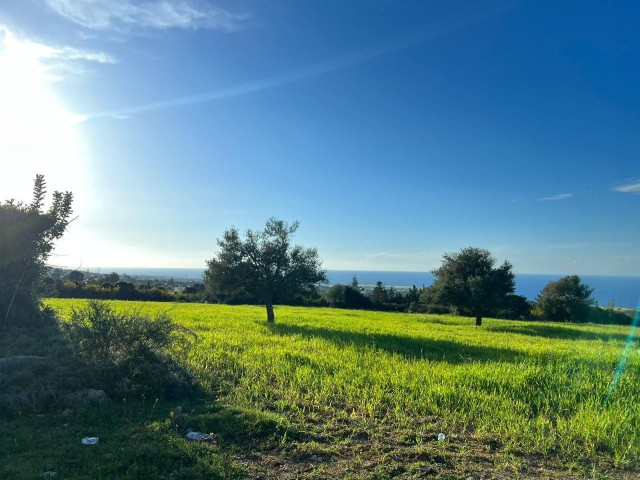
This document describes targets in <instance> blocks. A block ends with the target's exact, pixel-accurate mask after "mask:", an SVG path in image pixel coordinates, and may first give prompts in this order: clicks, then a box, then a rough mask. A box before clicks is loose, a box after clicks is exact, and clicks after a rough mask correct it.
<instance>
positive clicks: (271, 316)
mask: <svg viewBox="0 0 640 480" xmlns="http://www.w3.org/2000/svg"><path fill="white" fill-rule="evenodd" d="M266 307H267V323H274V322H275V321H276V316H275V315H274V314H273V302H272V301H271V299H268V300H267V301H266Z"/></svg>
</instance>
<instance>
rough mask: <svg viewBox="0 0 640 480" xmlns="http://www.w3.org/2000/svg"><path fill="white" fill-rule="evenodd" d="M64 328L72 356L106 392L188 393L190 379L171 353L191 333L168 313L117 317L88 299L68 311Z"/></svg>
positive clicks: (183, 345)
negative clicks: (85, 365)
mask: <svg viewBox="0 0 640 480" xmlns="http://www.w3.org/2000/svg"><path fill="white" fill-rule="evenodd" d="M64 329H65V331H66V334H67V336H68V338H69V340H70V343H71V345H72V348H73V349H74V353H75V354H76V355H77V356H78V357H79V358H80V359H82V360H84V361H85V362H87V363H88V364H89V367H90V368H91V369H92V370H93V371H94V372H95V374H96V378H97V379H98V380H99V381H100V382H101V385H99V387H100V388H101V389H103V390H105V391H108V392H110V393H112V394H116V395H119V396H122V395H124V396H130V395H134V396H136V395H139V394H154V395H157V396H167V397H176V396H179V395H180V394H182V393H186V390H188V389H189V384H190V378H189V375H188V374H187V373H186V372H185V370H184V369H182V368H181V367H180V366H179V365H178V364H176V363H175V362H174V361H173V359H172V356H171V353H172V352H173V353H177V352H178V351H179V350H184V349H186V348H188V347H189V346H190V344H191V342H190V340H191V338H192V336H193V334H192V333H191V332H190V331H189V330H187V329H185V328H183V327H180V326H178V325H176V324H175V323H174V322H173V321H172V320H171V318H170V317H169V316H168V315H167V314H166V313H161V314H159V315H156V316H155V317H150V316H149V315H145V314H143V313H142V312H140V311H139V310H134V311H129V312H125V313H120V312H117V311H116V310H114V308H113V307H112V306H111V305H109V304H108V303H106V302H100V301H96V300H90V301H89V302H88V303H87V304H86V305H85V306H83V307H81V308H74V309H73V310H72V313H71V318H70V320H69V322H67V323H65V324H64Z"/></svg>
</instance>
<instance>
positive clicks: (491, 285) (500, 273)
mask: <svg viewBox="0 0 640 480" xmlns="http://www.w3.org/2000/svg"><path fill="white" fill-rule="evenodd" d="M495 265H496V260H495V259H494V258H493V257H492V255H491V252H489V251H488V250H484V249H481V248H473V247H468V248H464V249H462V250H461V251H460V252H458V253H447V254H445V255H444V256H443V258H442V266H440V268H438V269H436V270H433V272H432V273H433V275H434V277H435V282H434V284H433V288H432V289H431V291H430V294H431V295H433V296H434V297H435V299H436V302H437V303H439V304H441V305H448V306H452V307H455V308H456V309H457V310H458V312H459V313H461V314H463V315H473V316H475V317H476V325H478V326H480V325H482V317H484V316H485V315H489V314H491V313H493V312H495V311H496V310H497V309H499V308H501V307H502V306H503V305H504V304H505V302H506V299H507V296H508V295H509V294H511V293H513V292H514V290H515V274H514V273H513V271H512V269H513V267H512V266H511V264H510V263H509V262H507V261H505V262H504V263H503V264H502V265H501V266H499V267H496V266H495Z"/></svg>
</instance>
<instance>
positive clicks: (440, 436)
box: [438, 432, 446, 442]
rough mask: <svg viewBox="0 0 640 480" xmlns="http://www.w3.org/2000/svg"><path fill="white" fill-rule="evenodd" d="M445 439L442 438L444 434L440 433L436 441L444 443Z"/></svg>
mask: <svg viewBox="0 0 640 480" xmlns="http://www.w3.org/2000/svg"><path fill="white" fill-rule="evenodd" d="M445 438H446V437H445V436H444V433H442V432H440V433H439V434H438V441H439V442H444V439H445Z"/></svg>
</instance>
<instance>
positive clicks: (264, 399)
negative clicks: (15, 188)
mask: <svg viewBox="0 0 640 480" xmlns="http://www.w3.org/2000/svg"><path fill="white" fill-rule="evenodd" d="M78 302H80V301H77V300H76V301H73V300H48V301H47V304H48V305H50V306H52V307H54V308H55V309H56V310H58V311H59V312H60V314H61V315H62V316H63V317H65V316H67V315H68V314H69V312H70V309H71V306H72V305H74V304H76V305H77V304H78ZM113 304H114V305H116V306H117V308H119V309H120V308H121V309H129V308H134V307H135V308H141V309H143V311H145V312H150V313H153V312H161V311H162V312H164V311H167V312H168V313H169V314H170V315H171V316H172V317H173V318H174V319H175V321H176V322H178V323H180V324H182V325H184V326H186V327H187V328H189V329H191V330H193V331H194V332H195V333H196V334H197V335H198V337H197V340H196V344H195V347H194V348H193V349H192V350H191V351H190V353H189V354H188V356H186V358H178V359H177V361H179V362H180V363H181V364H183V365H184V366H185V367H186V368H187V369H188V370H189V371H190V372H192V374H193V375H194V376H195V378H196V379H197V382H198V383H199V388H200V393H199V394H198V395H197V396H196V397H194V398H191V399H189V400H181V401H179V402H178V401H174V402H166V401H156V400H155V399H151V398H146V399H141V400H139V401H134V402H132V401H128V402H125V401H122V400H119V399H111V402H110V403H108V404H106V405H101V406H95V407H92V408H89V409H88V410H87V411H82V412H78V413H77V414H74V415H73V416H71V417H68V416H67V417H65V416H63V415H62V413H61V412H53V413H51V414H50V415H46V416H37V415H34V414H30V413H28V412H24V413H21V414H19V415H17V416H15V417H12V418H11V419H9V420H7V421H5V422H4V423H3V426H2V427H0V430H2V431H1V432H0V451H1V450H5V451H7V452H8V455H7V459H6V460H5V461H4V462H3V463H2V465H1V466H0V478H37V475H38V474H40V473H41V472H44V471H46V470H53V471H57V472H58V473H59V474H60V475H59V477H58V478H92V479H98V478H165V479H177V478H185V479H187V478H189V479H194V478H246V477H248V478H391V477H397V478H637V476H638V472H639V470H638V467H639V466H640V462H639V455H640V358H639V355H638V343H637V342H638V338H637V337H635V336H633V335H631V337H629V334H630V330H629V327H617V326H594V325H580V326H578V325H566V324H551V323H540V322H516V321H506V320H492V319H486V320H485V324H484V325H483V326H482V327H480V328H478V327H475V326H474V325H473V320H472V319H469V318H462V317H453V316H441V315H415V314H396V313H382V312H364V311H350V310H334V309H326V308H317V309H315V308H302V307H299V308H298V307H277V308H276V324H275V325H273V326H269V325H267V324H266V322H265V319H264V317H265V312H264V309H263V308H260V307H250V306H238V307H232V306H222V305H198V304H170V305H168V304H166V303H144V304H142V303H138V304H136V303H132V302H113ZM629 339H630V340H631V342H632V343H628V340H629ZM623 353H624V355H625V358H626V361H625V362H624V371H623V372H622V374H621V375H620V376H619V379H618V381H617V382H616V385H615V388H613V389H612V388H611V385H612V381H613V379H614V375H615V372H616V370H617V367H618V365H619V364H620V359H621V356H622V355H623ZM89 386H90V387H91V388H100V385H89ZM177 404H181V405H182V406H183V407H184V408H185V410H186V411H187V412H188V416H187V424H186V425H185V428H186V427H191V428H193V429H194V430H199V431H204V432H212V433H214V435H215V436H216V442H215V443H214V444H197V443H192V442H188V441H187V440H185V439H184V432H183V431H181V430H180V429H179V428H177V427H175V426H174V425H173V424H172V422H171V419H170V418H169V412H170V411H171V408H172V407H174V406H176V405H177ZM440 432H442V433H444V434H445V437H446V438H445V440H444V441H438V439H437V437H438V434H439V433H440ZM85 435H98V436H100V438H101V443H100V444H99V445H97V446H95V447H84V446H81V445H80V443H79V440H80V438H81V437H82V436H85ZM3 475H4V476H3Z"/></svg>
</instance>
